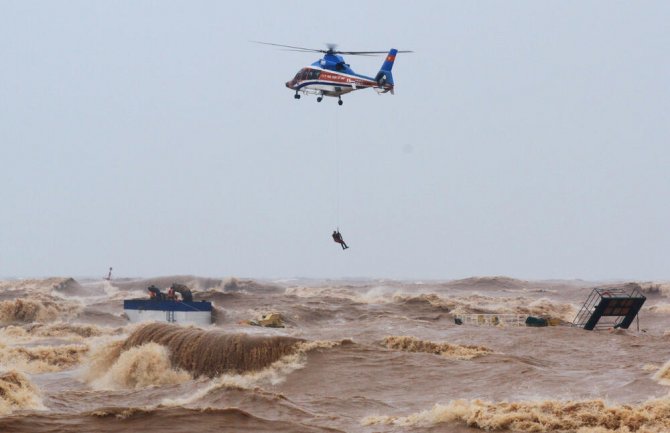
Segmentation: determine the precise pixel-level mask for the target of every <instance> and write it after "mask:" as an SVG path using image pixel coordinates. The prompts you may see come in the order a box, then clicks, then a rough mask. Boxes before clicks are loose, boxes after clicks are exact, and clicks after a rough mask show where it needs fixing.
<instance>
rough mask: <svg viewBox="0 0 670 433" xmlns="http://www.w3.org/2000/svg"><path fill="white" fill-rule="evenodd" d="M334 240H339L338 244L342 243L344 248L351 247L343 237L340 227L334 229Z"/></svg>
mask: <svg viewBox="0 0 670 433" xmlns="http://www.w3.org/2000/svg"><path fill="white" fill-rule="evenodd" d="M333 240H334V241H335V242H337V243H338V244H340V245H341V246H342V249H343V250H346V249H347V248H349V246H348V245H347V244H346V243H344V239H342V234H341V233H340V230H339V229H338V230H335V231H333Z"/></svg>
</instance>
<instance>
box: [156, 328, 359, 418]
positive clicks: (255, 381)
mask: <svg viewBox="0 0 670 433" xmlns="http://www.w3.org/2000/svg"><path fill="white" fill-rule="evenodd" d="M351 343H352V342H351V340H341V341H330V340H319V341H309V342H307V341H305V342H299V343H297V344H296V346H295V347H296V350H295V352H294V353H292V354H290V355H286V356H283V357H282V358H280V359H278V360H277V361H275V362H273V363H272V364H270V366H268V367H267V368H265V369H263V370H260V371H250V372H247V373H244V374H222V375H221V376H219V377H217V378H215V379H214V380H211V381H208V382H207V383H208V385H207V386H206V387H204V388H201V389H200V390H198V391H197V392H195V393H193V394H190V395H188V396H186V397H182V398H177V399H171V398H170V399H164V400H163V401H161V405H164V406H184V405H187V404H192V403H194V402H197V401H200V400H203V399H205V398H206V397H207V395H210V394H213V393H215V392H216V391H217V390H219V389H254V388H257V387H258V386H261V385H262V384H264V383H270V384H271V385H278V384H280V383H282V382H283V381H284V380H285V379H286V377H287V376H288V375H289V374H291V373H293V372H294V371H296V370H300V369H302V368H304V367H305V365H306V363H307V358H306V354H307V353H308V352H311V351H314V350H319V349H332V348H334V347H337V346H340V345H343V344H351Z"/></svg>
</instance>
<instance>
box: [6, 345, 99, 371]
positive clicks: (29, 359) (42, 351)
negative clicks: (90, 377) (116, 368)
mask: <svg viewBox="0 0 670 433" xmlns="http://www.w3.org/2000/svg"><path fill="white" fill-rule="evenodd" d="M86 352H88V346H86V345H81V344H68V345H64V346H32V347H11V346H5V345H4V344H2V343H0V362H1V363H2V365H3V367H9V368H13V369H16V370H21V371H24V372H26V373H45V372H51V371H60V370H65V369H68V368H72V367H74V366H75V365H77V364H79V362H80V361H81V358H82V357H83V355H84V354H86Z"/></svg>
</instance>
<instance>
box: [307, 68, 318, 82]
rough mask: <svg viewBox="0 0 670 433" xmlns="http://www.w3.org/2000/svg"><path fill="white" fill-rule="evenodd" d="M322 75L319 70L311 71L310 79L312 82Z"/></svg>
mask: <svg viewBox="0 0 670 433" xmlns="http://www.w3.org/2000/svg"><path fill="white" fill-rule="evenodd" d="M320 75H321V71H319V70H318V69H310V70H309V78H308V79H310V80H318V79H319V76H320Z"/></svg>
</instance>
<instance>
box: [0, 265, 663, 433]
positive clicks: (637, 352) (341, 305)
mask: <svg viewBox="0 0 670 433" xmlns="http://www.w3.org/2000/svg"><path fill="white" fill-rule="evenodd" d="M173 282H179V283H184V284H187V285H189V286H190V287H191V288H192V289H193V291H194V297H195V299H196V300H198V299H200V300H209V301H211V302H213V304H214V306H215V323H213V324H212V325H211V326H208V327H205V328H197V327H193V326H178V325H170V324H162V323H147V324H130V323H128V321H127V319H126V317H125V316H124V314H123V299H131V298H145V297H146V292H145V289H146V287H147V286H149V285H151V284H156V285H158V286H159V287H163V288H165V287H167V286H169V285H170V284H171V283H173ZM638 283H639V285H640V286H641V288H642V290H643V292H644V293H645V295H646V296H647V302H646V304H645V306H644V308H643V310H642V312H641V315H640V321H639V327H640V330H639V331H638V330H637V324H636V323H634V325H633V326H632V327H631V329H629V330H616V331H614V330H607V329H605V330H599V331H594V332H589V331H584V330H581V329H577V328H572V327H570V326H567V325H565V324H564V325H559V326H551V327H546V328H530V327H525V326H502V325H499V326H478V325H474V324H467V323H466V324H464V325H460V326H459V325H456V324H455V323H454V316H455V315H456V314H467V313H496V314H514V313H517V314H524V315H544V316H548V317H553V318H557V319H561V320H563V321H567V322H570V321H572V319H573V318H574V316H575V314H576V312H577V309H578V308H579V306H580V305H581V303H582V302H583V301H584V300H585V299H586V297H587V295H588V294H589V292H590V290H591V289H592V288H593V287H602V286H603V285H606V284H596V283H590V282H584V281H522V280H514V279H510V278H505V277H490V278H489V277H487V278H469V279H466V280H458V281H441V282H435V281H428V282H417V281H383V280H366V281H340V280H338V281H318V280H282V281H252V280H235V279H227V280H220V279H215V278H196V277H183V276H181V277H160V278H152V279H125V280H118V281H112V282H107V281H102V282H101V281H88V280H81V281H75V280H73V279H68V278H51V279H41V280H6V281H0V432H36V433H41V432H118V431H131V430H133V431H160V432H185V431H193V432H199V433H200V432H220V431H235V432H237V431H240V432H456V433H466V432H469V433H474V432H481V431H502V432H580V433H610V432H617V433H628V432H641V433H648V432H655V433H665V432H670V362H669V361H670V334H667V331H668V330H670V299H668V295H670V285H665V284H664V283H662V282H660V283H659V282H656V283H650V282H638ZM609 284H610V285H614V284H612V283H609ZM622 284H623V283H622ZM269 312H276V313H279V314H281V316H282V317H283V319H284V321H285V324H286V327H284V328H263V327H257V326H250V325H247V324H244V323H245V321H248V320H253V319H257V318H258V317H260V316H261V315H263V314H266V313H269Z"/></svg>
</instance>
